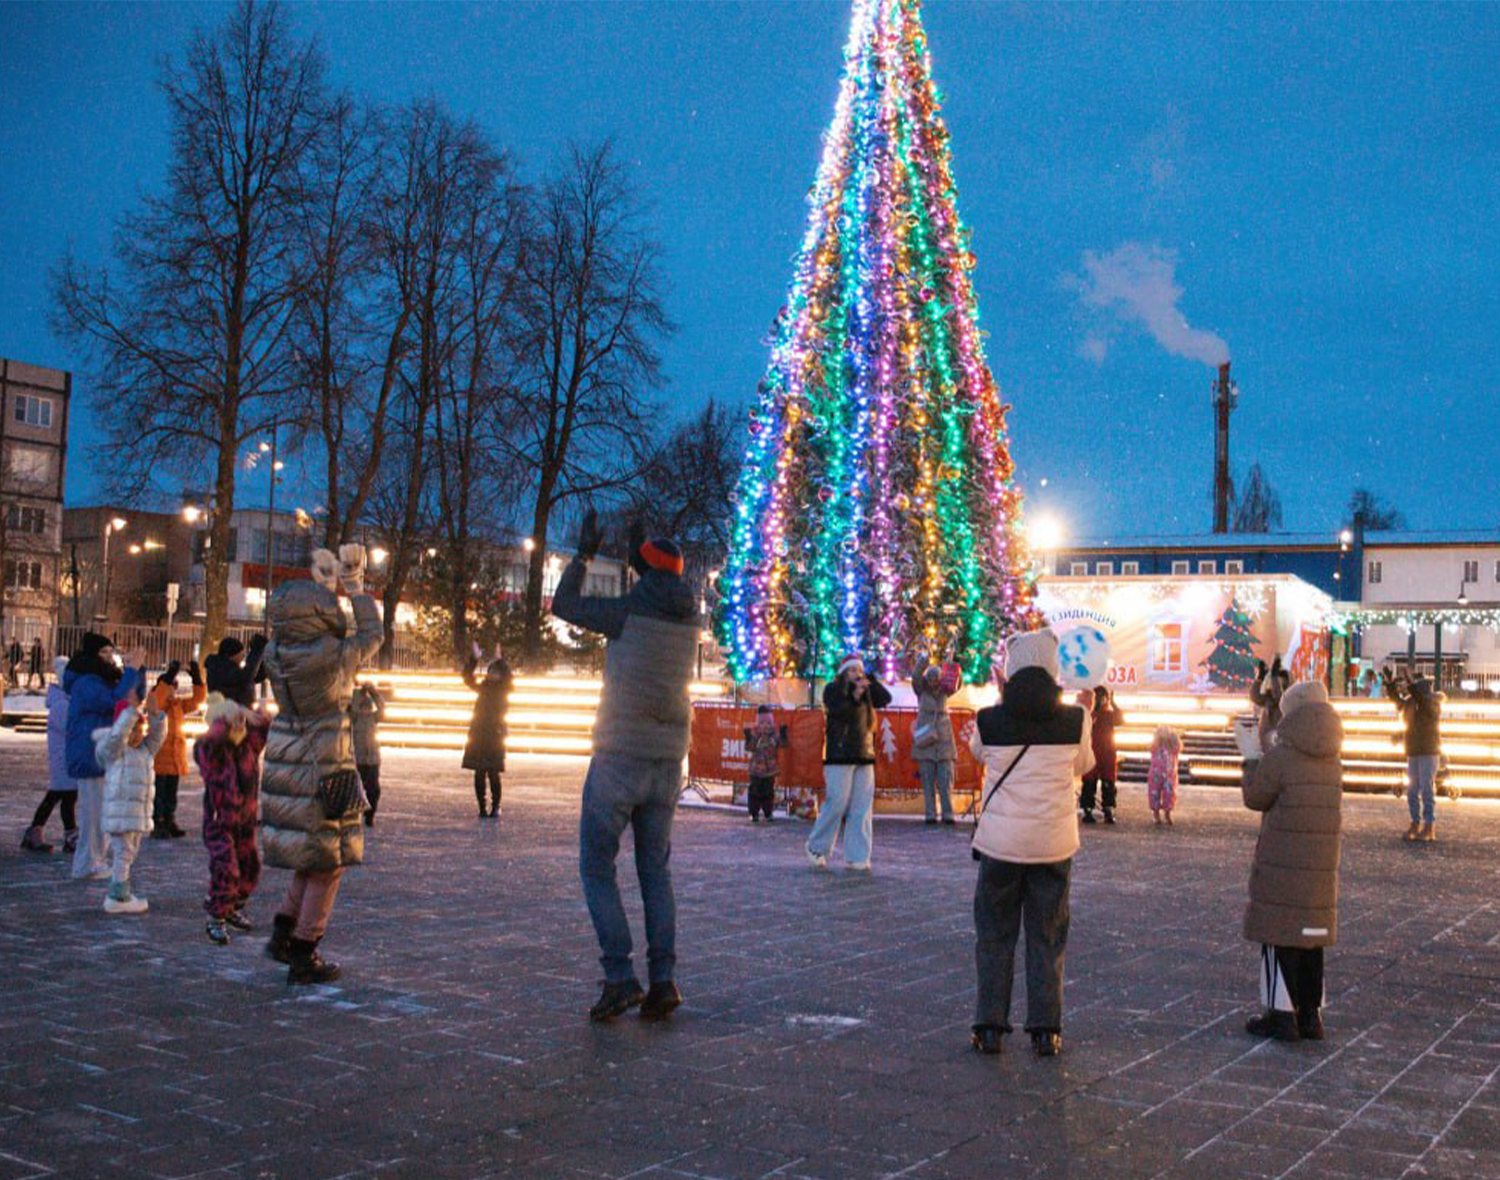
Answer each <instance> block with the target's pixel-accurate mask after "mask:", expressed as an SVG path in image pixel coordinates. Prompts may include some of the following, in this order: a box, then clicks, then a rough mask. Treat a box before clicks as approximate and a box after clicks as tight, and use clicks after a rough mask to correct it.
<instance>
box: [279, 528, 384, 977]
mask: <svg viewBox="0 0 1500 1180" xmlns="http://www.w3.org/2000/svg"><path fill="white" fill-rule="evenodd" d="M364 568H365V553H364V546H363V545H345V546H343V547H342V548H341V549H340V550H339V556H338V557H337V558H335V557H334V555H333V554H332V553H329V552H328V551H327V550H323V549H320V550H318V551H317V552H316V553H314V554H313V580H312V581H307V580H298V581H293V582H283V583H282V584H281V585H280V586H279V587H277V590H276V593H275V594H274V595H272V596H271V602H270V607H269V609H268V611H267V615H268V617H269V620H270V624H271V643H270V645H269V646H268V647H267V648H266V655H265V668H266V672H267V674H268V677H269V679H270V681H271V689H272V691H273V692H274V693H275V694H276V705H277V710H278V711H277V714H276V720H275V721H274V722H272V724H271V730H270V733H269V735H268V737H267V741H266V755H265V767H264V772H263V775H262V780H261V788H260V800H261V802H260V808H261V811H260V822H261V844H262V849H263V852H264V858H265V861H266V863H267V864H269V865H273V866H275V867H277V868H282V869H291V870H292V873H293V876H292V881H291V885H290V887H289V888H288V890H287V895H286V900H285V901H283V902H282V905H281V909H280V911H279V912H278V913H277V914H276V917H275V919H274V929H273V931H272V935H271V941H270V943H269V944H268V945H267V947H266V953H267V954H268V955H270V956H271V957H272V958H273V959H276V960H277V961H278V962H285V963H287V964H289V970H288V973H287V979H288V981H289V982H291V983H324V982H327V981H328V980H332V979H337V978H338V975H339V969H338V967H337V965H336V964H333V963H325V962H324V961H323V960H322V959H321V958H320V957H319V955H318V942H319V941H320V940H321V939H322V937H323V934H324V932H325V931H326V930H327V928H328V917H329V914H330V913H331V912H332V910H333V902H334V898H335V897H336V896H337V894H338V888H339V881H340V878H341V875H342V873H343V871H344V869H345V868H346V867H347V866H349V865H356V864H359V863H360V861H361V860H362V859H363V858H364V845H365V840H364V823H363V819H362V816H361V810H360V809H359V808H357V807H356V808H354V809H351V810H350V811H349V812H348V813H347V814H345V815H342V816H336V817H330V816H327V815H325V814H324V812H323V806H322V804H321V803H320V802H319V798H318V784H319V782H320V780H322V779H324V778H325V777H327V776H329V775H331V774H334V773H336V772H345V771H347V772H353V771H354V770H355V762H354V746H353V737H352V735H351V732H350V726H349V703H350V700H351V698H352V697H353V695H354V674H355V672H356V671H358V669H359V666H360V664H361V663H363V662H364V661H365V660H366V659H368V658H369V657H370V656H372V655H374V654H375V651H376V650H377V649H378V648H379V647H380V642H381V638H382V629H381V622H380V608H379V607H377V606H376V604H375V600H374V599H373V598H371V597H370V596H369V595H368V594H365V593H364ZM338 586H342V587H343V590H344V592H345V593H346V594H347V595H348V596H349V600H350V603H351V605H352V606H353V609H354V634H353V635H349V634H347V631H348V621H347V619H346V618H345V615H344V608H343V606H342V605H341V604H340V602H339V597H338V593H337V591H336V589H335V587H338Z"/></svg>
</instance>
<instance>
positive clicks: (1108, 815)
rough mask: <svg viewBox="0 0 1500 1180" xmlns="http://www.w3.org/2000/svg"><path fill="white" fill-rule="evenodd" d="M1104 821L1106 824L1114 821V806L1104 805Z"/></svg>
mask: <svg viewBox="0 0 1500 1180" xmlns="http://www.w3.org/2000/svg"><path fill="white" fill-rule="evenodd" d="M1104 822H1105V823H1107V824H1112V823H1114V822H1115V812H1114V808H1112V807H1106V808H1105V809H1104Z"/></svg>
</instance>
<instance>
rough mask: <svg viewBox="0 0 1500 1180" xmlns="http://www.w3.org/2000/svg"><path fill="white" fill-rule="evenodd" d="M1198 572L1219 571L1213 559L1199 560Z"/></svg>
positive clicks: (1213, 572)
mask: <svg viewBox="0 0 1500 1180" xmlns="http://www.w3.org/2000/svg"><path fill="white" fill-rule="evenodd" d="M1198 572H1199V573H1200V574H1216V573H1218V572H1219V564H1218V562H1215V561H1200V562H1199V563H1198Z"/></svg>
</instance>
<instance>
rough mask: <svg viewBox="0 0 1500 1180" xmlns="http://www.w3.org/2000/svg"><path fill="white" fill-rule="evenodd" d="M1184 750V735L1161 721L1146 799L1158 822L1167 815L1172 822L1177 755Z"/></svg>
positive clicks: (1167, 818) (1175, 799)
mask: <svg viewBox="0 0 1500 1180" xmlns="http://www.w3.org/2000/svg"><path fill="white" fill-rule="evenodd" d="M1181 753H1182V739H1181V738H1180V737H1178V736H1177V734H1176V733H1175V732H1173V730H1172V728H1171V727H1170V726H1166V725H1159V726H1157V729H1156V737H1155V738H1154V739H1153V740H1152V742H1151V769H1150V770H1149V771H1148V772H1147V773H1146V802H1147V803H1148V804H1149V805H1150V807H1151V818H1152V819H1154V820H1155V821H1156V822H1157V823H1158V824H1160V823H1161V822H1162V818H1163V817H1164V816H1165V818H1166V821H1167V827H1171V826H1172V808H1174V807H1176V806H1177V757H1178V755H1179V754H1181Z"/></svg>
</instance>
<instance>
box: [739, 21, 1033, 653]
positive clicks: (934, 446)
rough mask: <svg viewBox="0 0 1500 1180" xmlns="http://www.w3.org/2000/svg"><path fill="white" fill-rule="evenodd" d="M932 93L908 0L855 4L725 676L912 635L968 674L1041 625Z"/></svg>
mask: <svg viewBox="0 0 1500 1180" xmlns="http://www.w3.org/2000/svg"><path fill="white" fill-rule="evenodd" d="M940 108H941V100H940V96H939V94H938V91H937V88H936V86H935V85H934V84H933V81H932V63H931V59H930V56H929V53H928V47H927V37H926V34H925V33H924V31H923V29H922V21H921V6H920V0H855V3H854V11H853V19H852V21H851V23H850V30H849V40H848V42H847V44H846V46H845V50H844V73H843V78H842V81H841V84H840V87H839V95H838V101H837V104H836V106H835V109H834V117H833V122H832V124H831V126H830V128H829V131H828V134H827V136H826V138H825V141H824V150H823V156H822V160H821V162H820V164H819V167H818V173H817V178H816V180H815V182H814V184H813V187H812V190H811V192H810V194H809V196H808V206H809V217H808V227H807V232H806V234H805V236H804V238H803V242H802V247H801V250H800V251H799V253H798V256H797V262H796V268H795V272H794V275H793V279H792V285H791V289H790V292H789V294H788V297H787V302H786V305H785V306H784V307H783V308H782V310H781V313H780V314H779V315H778V317H777V320H776V323H775V325H774V327H773V329H772V343H771V358H770V363H769V364H768V366H767V369H766V374H765V377H764V379H763V380H762V382H761V385H760V391H759V399H758V401H757V404H756V406H755V409H754V410H753V411H752V412H751V415H750V435H751V437H750V443H749V446H748V448H747V451H746V458H745V466H744V470H743V473H742V475H741V477H740V483H739V486H738V488H737V490H736V494H735V502H734V518H733V521H732V528H731V539H730V553H729V558H728V560H727V561H726V563H725V566H724V569H723V571H722V573H721V574H720V576H719V582H718V589H719V592H720V606H719V609H718V611H717V614H716V620H715V626H716V629H717V633H718V636H719V640H720V642H721V643H722V644H723V645H724V646H725V647H726V648H727V649H728V651H729V667H730V671H731V673H732V674H733V675H734V677H735V679H736V680H739V681H745V680H756V679H764V678H768V677H773V676H814V675H816V676H827V675H829V674H831V672H832V671H833V670H834V668H836V666H837V664H838V662H839V660H840V659H841V657H842V656H843V655H844V653H846V652H848V651H858V652H860V653H862V654H863V655H864V656H865V658H866V660H867V661H871V662H872V663H873V664H874V665H875V666H876V667H878V668H879V669H880V670H881V671H882V672H883V673H884V674H885V675H886V676H887V677H890V676H894V675H895V674H896V673H897V671H898V665H899V663H900V661H901V657H902V654H903V653H904V652H906V651H907V650H909V649H911V648H912V647H914V646H916V647H922V648H924V649H946V650H949V651H951V652H952V653H953V657H954V658H955V659H956V660H957V661H958V662H959V663H960V665H962V667H963V668H964V671H965V674H966V675H967V676H968V677H969V678H970V679H982V678H985V677H987V676H988V673H989V669H990V666H991V663H992V661H993V659H994V656H995V649H996V647H997V645H998V644H999V642H1000V641H1001V640H1002V639H1003V638H1004V637H1005V635H1007V634H1009V633H1010V632H1011V631H1013V630H1016V629H1026V628H1029V627H1032V626H1036V625H1039V620H1038V616H1037V615H1036V613H1035V611H1034V610H1033V608H1032V593H1033V574H1032V572H1031V570H1030V557H1029V554H1028V553H1027V551H1026V546H1025V544H1024V541H1023V540H1022V537H1021V533H1020V530H1019V523H1020V510H1021V494H1020V491H1019V489H1018V488H1017V487H1016V486H1015V483H1014V479H1013V475H1014V468H1013V464H1012V462H1011V459H1010V453H1009V446H1008V440H1007V437H1006V426H1005V414H1006V409H1007V407H1006V406H1005V405H1003V404H1002V403H1001V400H1000V394H999V390H998V388H997V387H996V385H995V381H994V378H993V376H992V375H991V373H990V369H989V365H988V363H987V362H986V360H985V356H984V347H983V344H982V340H981V333H980V330H979V311H978V301H977V298H976V295H975V292H974V287H973V283H972V281H971V279H970V271H971V270H972V269H973V267H974V255H973V253H972V252H971V249H970V240H969V231H968V230H967V229H966V228H965V227H964V225H963V223H962V222H961V220H960V219H959V215H958V203H957V189H956V186H955V183H954V180H953V172H952V161H951V155H950V152H949V145H948V132H947V129H946V127H945V126H944V124H943V121H942V118H941V116H940V114H939V111H940Z"/></svg>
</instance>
